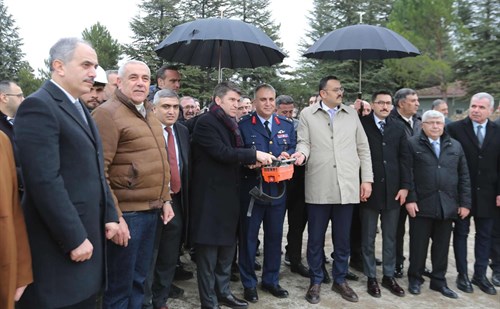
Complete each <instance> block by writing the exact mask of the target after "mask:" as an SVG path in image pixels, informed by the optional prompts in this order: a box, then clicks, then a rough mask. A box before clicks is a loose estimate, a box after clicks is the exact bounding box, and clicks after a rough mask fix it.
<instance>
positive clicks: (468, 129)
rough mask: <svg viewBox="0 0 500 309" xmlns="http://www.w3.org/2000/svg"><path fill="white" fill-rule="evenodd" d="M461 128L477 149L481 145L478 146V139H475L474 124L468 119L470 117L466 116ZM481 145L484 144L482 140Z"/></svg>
mask: <svg viewBox="0 0 500 309" xmlns="http://www.w3.org/2000/svg"><path fill="white" fill-rule="evenodd" d="M463 130H464V132H465V134H466V135H467V136H468V137H469V139H470V140H471V141H472V144H474V145H475V146H476V147H477V149H481V147H479V141H478V140H477V136H476V133H475V132H474V126H473V125H472V120H470V118H468V117H467V118H466V119H465V121H464V122H463ZM483 146H484V141H483Z"/></svg>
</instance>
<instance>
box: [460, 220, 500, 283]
mask: <svg viewBox="0 0 500 309" xmlns="http://www.w3.org/2000/svg"><path fill="white" fill-rule="evenodd" d="M470 218H471V217H470V216H468V217H467V218H465V219H463V220H462V219H457V220H455V228H454V229H453V250H454V252H455V262H456V264H457V272H458V273H460V274H467V237H468V236H469V228H470ZM493 222H494V220H493V218H476V217H474V223H475V226H476V236H475V239H474V258H475V262H474V275H476V276H483V275H486V269H487V268H488V260H489V257H490V250H491V234H492V231H493Z"/></svg>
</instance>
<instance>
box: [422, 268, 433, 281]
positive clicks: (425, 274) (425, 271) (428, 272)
mask: <svg viewBox="0 0 500 309" xmlns="http://www.w3.org/2000/svg"><path fill="white" fill-rule="evenodd" d="M422 276H426V277H427V278H432V270H430V269H428V268H427V267H426V268H424V273H423V274H422Z"/></svg>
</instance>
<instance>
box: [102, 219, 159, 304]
mask: <svg viewBox="0 0 500 309" xmlns="http://www.w3.org/2000/svg"><path fill="white" fill-rule="evenodd" d="M159 215H160V212H159V211H137V212H124V213H123V218H124V219H125V221H126V222H127V225H128V229H129V231H130V237H131V239H129V241H128V246H127V247H122V246H118V245H115V244H114V243H112V242H111V241H110V242H109V243H108V246H107V248H108V289H107V290H106V291H105V292H104V298H103V308H110V309H137V308H141V306H142V301H143V298H144V286H145V282H146V277H147V276H148V273H149V270H150V268H151V265H152V259H153V250H154V242H155V237H154V235H155V233H156V226H157V223H158V216H159Z"/></svg>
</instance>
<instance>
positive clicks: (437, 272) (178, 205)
mask: <svg viewBox="0 0 500 309" xmlns="http://www.w3.org/2000/svg"><path fill="white" fill-rule="evenodd" d="M49 64H50V72H51V78H50V80H48V81H46V82H45V83H44V84H43V85H42V86H41V88H40V89H39V90H37V91H36V92H35V93H33V94H31V95H30V96H29V97H27V98H26V99H25V98H24V95H23V92H22V89H21V88H20V87H19V85H17V84H16V83H15V82H13V81H2V82H0V112H1V114H0V116H1V117H0V146H1V148H0V151H1V156H0V168H1V174H0V175H1V181H0V201H1V204H0V205H1V207H0V217H1V218H2V220H0V228H1V229H2V231H4V232H3V233H1V235H0V244H1V245H2V248H0V250H1V252H5V253H6V254H3V253H2V255H0V257H1V259H0V265H2V268H1V270H0V281H1V282H2V285H1V286H0V307H2V308H14V304H15V302H16V307H17V308H72V309H75V308H130V309H136V308H145V309H146V308H155V309H158V308H159V309H163V308H168V307H167V301H168V299H169V298H176V297H180V296H181V295H182V294H183V290H182V289H181V288H179V287H177V286H176V285H175V284H174V283H173V282H174V281H176V280H189V279H191V278H193V273H192V272H190V271H188V270H186V269H184V267H183V264H182V263H181V260H180V256H181V255H183V253H184V250H185V249H186V250H189V253H190V254H191V258H192V259H193V261H194V262H195V263H196V279H197V283H198V292H199V298H200V305H201V307H202V308H218V307H219V306H221V305H223V306H227V307H231V308H247V307H248V306H249V304H248V303H249V302H250V303H257V302H258V301H259V295H258V290H257V288H258V287H259V286H260V289H261V290H262V291H264V292H266V293H269V294H271V295H273V296H274V297H277V298H286V297H288V296H289V293H288V291H287V290H286V287H282V286H281V285H280V281H279V278H280V265H281V256H282V251H281V250H282V238H283V225H284V221H285V220H284V219H285V215H286V214H288V224H289V228H288V235H287V245H286V247H285V249H286V251H285V252H284V257H285V258H284V260H285V261H284V262H285V264H286V265H288V266H290V270H291V271H292V273H297V274H299V275H301V276H303V277H307V278H309V279H310V284H309V286H308V287H306V288H305V299H306V301H307V302H309V303H311V304H317V303H319V302H320V300H321V285H322V283H332V286H331V289H332V290H333V291H335V292H336V293H338V294H339V295H340V296H341V297H342V298H343V299H345V300H347V301H350V302H357V301H358V300H359V298H358V295H357V293H356V292H355V291H354V290H353V289H352V288H351V287H350V286H349V284H348V280H358V279H359V278H358V277H357V276H356V275H355V274H353V273H352V272H351V271H349V267H351V268H354V269H357V270H359V271H361V272H362V273H363V274H364V275H365V276H366V277H367V278H368V280H367V287H366V290H367V292H368V294H369V295H371V296H373V297H375V298H378V297H381V296H382V291H381V289H380V286H379V281H378V279H377V276H376V274H377V270H376V266H377V265H378V264H381V265H382V273H383V277H382V279H381V285H382V287H384V288H385V289H387V290H388V291H389V292H390V293H392V294H394V295H396V296H399V297H403V296H405V289H403V288H402V287H401V286H400V285H399V283H398V282H397V279H398V278H401V277H403V276H404V273H405V271H404V267H405V266H404V262H405V260H406V258H407V257H405V256H404V243H403V240H404V233H405V230H406V226H405V224H406V222H409V245H408V246H409V257H408V258H409V266H408V268H407V276H408V282H409V285H408V287H407V291H408V292H409V293H411V294H414V295H418V294H420V289H421V285H422V283H423V282H424V278H423V277H424V276H428V277H429V278H430V289H431V290H435V291H437V292H440V293H441V294H442V295H444V296H446V297H449V298H457V297H458V295H457V293H455V292H454V291H453V290H452V289H451V288H450V287H449V285H448V283H447V280H446V272H447V266H448V250H449V245H450V239H451V235H452V233H453V243H452V245H453V250H454V255H455V261H456V265H457V266H456V267H457V272H458V276H457V278H456V287H457V288H458V289H460V290H461V291H463V292H466V293H472V292H473V291H474V287H473V285H475V286H477V287H478V288H479V289H480V290H481V291H482V292H484V293H486V294H490V295H496V293H497V291H496V289H495V287H494V286H500V181H499V176H500V122H499V121H497V122H496V123H495V122H493V121H491V120H489V119H488V117H490V116H491V114H492V112H493V110H494V99H493V97H492V96H491V95H489V94H488V93H484V92H483V93H477V94H475V95H473V96H472V98H471V101H470V107H469V115H468V117H466V118H465V119H463V120H459V121H455V122H452V121H451V120H449V119H448V118H447V114H448V110H447V105H446V102H445V101H443V100H437V101H435V102H434V103H433V109H432V110H429V111H426V112H425V113H423V115H422V117H421V118H420V117H419V116H418V115H417V112H418V110H419V101H418V96H417V93H416V92H415V91H414V90H412V89H409V88H403V89H399V90H398V91H397V92H396V93H395V94H394V96H392V94H391V92H389V91H385V90H381V91H378V92H376V93H374V94H373V95H372V99H371V102H370V103H369V102H364V101H362V100H357V101H356V102H355V104H354V105H352V106H348V105H346V104H345V103H344V100H343V99H344V98H343V96H344V88H343V87H342V83H341V81H340V80H339V79H338V78H337V77H335V76H326V77H324V78H322V79H321V80H320V81H319V83H318V89H317V90H318V92H317V94H315V95H314V96H311V98H310V100H309V106H308V107H307V108H305V109H303V110H302V111H301V112H300V115H299V116H298V119H297V109H296V106H295V105H294V101H293V98H292V97H290V96H288V95H280V96H277V93H276V90H275V89H274V88H273V86H272V85H269V84H262V85H259V86H257V87H256V88H255V89H254V91H253V96H252V98H249V97H244V96H242V91H241V89H240V88H239V87H238V85H236V84H235V83H232V82H221V83H219V84H218V85H217V86H216V87H215V89H214V93H213V100H212V102H211V103H210V104H209V105H208V106H206V107H204V108H203V109H200V103H199V102H198V101H197V100H196V99H195V98H193V97H189V96H180V95H179V93H180V92H181V91H180V89H181V74H180V72H179V71H178V69H177V68H176V67H173V66H164V67H162V68H160V69H159V70H158V72H156V78H157V79H156V85H151V84H152V80H151V72H150V69H149V68H148V66H147V65H146V64H145V63H144V62H141V61H138V60H130V61H127V62H125V63H124V64H123V65H121V66H120V68H119V69H118V70H109V71H104V70H103V69H102V68H101V67H99V66H98V59H97V54H96V52H95V50H94V49H93V48H92V46H91V45H90V44H89V43H87V42H85V41H83V40H81V39H76V38H63V39H61V40H59V41H58V42H57V43H56V44H55V45H54V46H53V47H52V48H51V50H50V58H49ZM445 125H446V127H445ZM289 159H293V160H292V161H294V164H295V174H294V176H293V178H292V179H291V180H290V181H288V182H287V186H283V184H282V183H267V182H265V181H263V180H262V176H261V171H260V169H261V168H262V167H263V166H265V165H268V164H271V163H273V162H275V161H280V160H289ZM249 192H252V194H250V193H249ZM21 204H22V208H21ZM21 209H22V211H21ZM471 217H473V218H474V223H475V231H476V234H475V241H474V246H475V248H474V269H473V272H472V274H473V276H472V278H471V279H469V270H468V269H467V258H466V257H467V237H468V235H469V227H470V219H471ZM379 221H380V222H381V225H380V226H381V234H382V235H381V237H382V246H383V250H382V259H381V261H379V259H377V258H376V257H375V238H376V236H377V230H378V223H379ZM330 223H331V229H332V232H331V235H332V243H333V249H334V251H333V252H332V253H331V256H332V258H333V262H332V271H331V272H329V271H328V270H327V267H326V264H327V263H330V262H331V261H330V260H329V259H328V258H327V254H330V252H328V253H327V252H325V250H324V247H325V235H326V231H327V228H328V225H329V224H330ZM306 226H307V228H308V237H307V251H306V260H307V266H306V265H304V264H303V262H302V260H303V259H302V239H303V237H302V236H303V232H304V230H305V227H306ZM261 227H262V229H263V232H264V233H263V265H262V266H261V265H260V264H258V263H257V262H256V256H257V255H258V254H259V251H260V249H259V246H260V241H259V239H258V237H259V230H260V228H261ZM429 245H430V252H431V254H430V255H431V262H432V264H431V265H432V269H431V270H428V269H426V268H425V265H426V257H427V251H428V248H429ZM3 265H7V266H6V267H3ZM488 266H490V267H491V269H492V276H491V282H490V279H489V278H488V277H487V276H486V272H487V268H488ZM259 267H261V268H262V273H261V277H260V278H259V277H258V275H257V273H256V270H257V269H259ZM235 269H236V270H235ZM235 273H237V275H235ZM330 275H331V278H330ZM231 280H233V281H241V284H242V286H243V288H244V295H243V298H242V299H240V298H239V297H237V296H235V295H234V294H233V292H232V291H231V289H230V281H231Z"/></svg>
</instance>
